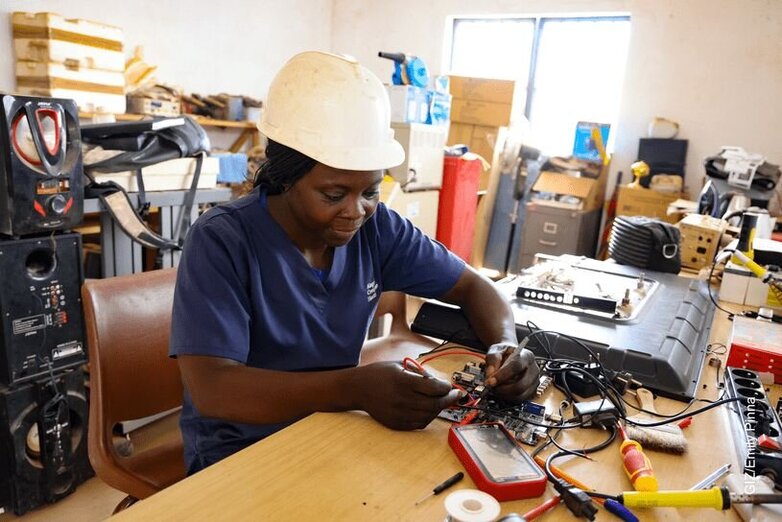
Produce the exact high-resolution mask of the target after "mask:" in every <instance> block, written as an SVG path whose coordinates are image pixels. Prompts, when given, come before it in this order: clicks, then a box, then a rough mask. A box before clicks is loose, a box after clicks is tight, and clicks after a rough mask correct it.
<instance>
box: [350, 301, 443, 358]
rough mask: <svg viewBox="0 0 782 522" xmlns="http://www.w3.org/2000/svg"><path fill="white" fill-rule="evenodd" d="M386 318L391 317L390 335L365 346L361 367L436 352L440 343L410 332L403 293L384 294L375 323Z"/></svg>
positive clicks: (372, 340) (362, 350) (373, 340)
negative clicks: (433, 350)
mask: <svg viewBox="0 0 782 522" xmlns="http://www.w3.org/2000/svg"><path fill="white" fill-rule="evenodd" d="M385 314H390V315H391V329H390V331H389V332H388V335H382V336H380V337H375V338H372V339H369V340H367V341H365V342H364V346H363V347H362V348H361V361H360V362H359V364H360V365H365V364H370V363H374V362H380V361H401V360H402V359H404V358H405V357H416V356H418V355H419V354H421V353H423V352H426V351H429V350H431V349H432V348H435V347H436V346H437V345H438V343H437V342H435V341H433V340H432V339H429V338H428V337H424V336H423V335H418V334H416V333H413V331H412V330H410V323H409V322H408V320H407V295H406V294H404V293H402V292H383V293H382V294H380V301H379V302H378V304H377V311H376V312H375V320H378V319H379V318H380V317H382V316H384V315H385Z"/></svg>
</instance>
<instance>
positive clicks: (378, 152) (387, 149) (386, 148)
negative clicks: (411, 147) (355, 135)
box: [259, 122, 405, 171]
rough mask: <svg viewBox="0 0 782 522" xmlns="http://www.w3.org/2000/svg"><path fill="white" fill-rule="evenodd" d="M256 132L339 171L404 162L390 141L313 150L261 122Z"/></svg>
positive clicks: (397, 145) (400, 151) (402, 153)
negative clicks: (376, 144) (373, 144)
mask: <svg viewBox="0 0 782 522" xmlns="http://www.w3.org/2000/svg"><path fill="white" fill-rule="evenodd" d="M259 129H260V131H261V132H262V133H263V134H264V135H265V136H266V137H267V138H269V139H270V140H274V141H276V142H277V143H281V144H283V145H285V146H286V147H290V148H292V149H294V150H296V151H298V152H301V153H302V154H304V155H306V156H309V157H310V158H312V159H314V160H315V161H317V162H318V163H322V164H324V165H326V166H328V167H332V168H335V169H342V170H360V171H369V170H385V169H390V168H393V167H396V166H398V165H401V164H402V162H403V161H404V160H405V150H404V148H403V147H402V145H401V144H400V143H399V142H398V141H396V140H395V139H393V138H390V139H389V140H388V141H387V142H386V143H384V144H382V145H381V146H376V147H357V146H353V147H344V148H339V147H334V146H329V147H317V146H314V145H307V144H304V143H302V140H300V139H296V138H295V137H293V136H286V135H285V133H284V132H281V130H280V129H276V128H274V127H272V126H270V125H268V124H266V123H265V122H261V124H260V125H259Z"/></svg>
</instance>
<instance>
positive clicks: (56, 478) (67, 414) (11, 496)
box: [0, 369, 94, 515]
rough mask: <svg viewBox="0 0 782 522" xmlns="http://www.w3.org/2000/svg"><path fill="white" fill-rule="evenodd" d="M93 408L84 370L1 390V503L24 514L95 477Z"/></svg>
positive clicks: (52, 375) (64, 494)
mask: <svg viewBox="0 0 782 522" xmlns="http://www.w3.org/2000/svg"><path fill="white" fill-rule="evenodd" d="M88 412H89V408H88V405H87V392H86V390H85V387H84V373H83V372H82V371H81V370H79V369H75V370H68V371H65V372H59V373H58V374H51V375H50V376H48V377H46V378H44V379H41V380H38V381H36V382H32V383H27V384H23V385H21V386H18V387H16V388H12V389H2V390H0V506H3V507H5V508H6V509H9V510H13V511H14V513H16V514H17V515H22V514H24V513H25V512H27V511H29V510H30V509H33V508H35V507H37V506H40V505H42V504H44V503H49V502H54V501H55V500H58V499H60V498H62V497H64V496H66V495H68V494H69V493H71V492H72V491H73V490H74V489H75V488H76V486H78V485H79V484H81V483H82V482H84V481H85V480H86V479H88V478H89V477H91V476H93V475H94V473H93V471H92V468H91V467H90V464H89V460H88V457H87V425H88V423H87V415H88Z"/></svg>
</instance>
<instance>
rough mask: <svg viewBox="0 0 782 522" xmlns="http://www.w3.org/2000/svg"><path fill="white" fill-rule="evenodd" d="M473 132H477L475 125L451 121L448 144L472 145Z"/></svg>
mask: <svg viewBox="0 0 782 522" xmlns="http://www.w3.org/2000/svg"><path fill="white" fill-rule="evenodd" d="M473 132H475V125H472V124H470V123H460V122H458V121H451V127H450V129H449V130H448V145H459V144H464V145H467V146H468V147H470V143H471V142H472V134H473ZM470 150H472V147H470Z"/></svg>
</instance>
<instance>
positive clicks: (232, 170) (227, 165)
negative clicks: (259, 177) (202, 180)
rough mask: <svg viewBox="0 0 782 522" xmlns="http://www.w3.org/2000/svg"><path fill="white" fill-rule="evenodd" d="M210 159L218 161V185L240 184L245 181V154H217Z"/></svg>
mask: <svg viewBox="0 0 782 522" xmlns="http://www.w3.org/2000/svg"><path fill="white" fill-rule="evenodd" d="M212 157H215V158H217V159H219V160H220V173H219V174H218V175H217V182H218V183H242V182H244V181H245V180H246V179H247V154H243V153H241V152H239V153H222V152H219V153H216V154H212Z"/></svg>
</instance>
